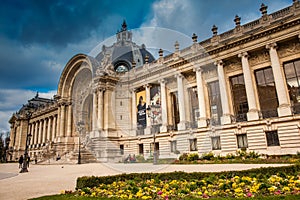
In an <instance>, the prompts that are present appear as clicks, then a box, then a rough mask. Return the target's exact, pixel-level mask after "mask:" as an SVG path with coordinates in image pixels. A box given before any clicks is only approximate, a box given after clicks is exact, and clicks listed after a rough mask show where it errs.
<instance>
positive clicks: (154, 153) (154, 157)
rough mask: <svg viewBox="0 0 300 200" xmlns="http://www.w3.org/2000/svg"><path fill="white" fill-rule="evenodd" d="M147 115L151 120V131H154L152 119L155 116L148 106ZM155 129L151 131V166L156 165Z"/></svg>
mask: <svg viewBox="0 0 300 200" xmlns="http://www.w3.org/2000/svg"><path fill="white" fill-rule="evenodd" d="M147 115H148V117H150V118H151V119H152V129H154V119H155V117H156V116H155V115H154V114H153V113H152V112H151V107H150V106H149V105H148V107H147ZM155 138H156V135H155V129H154V130H153V165H156V164H157V150H156V145H155Z"/></svg>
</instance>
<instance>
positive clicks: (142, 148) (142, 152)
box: [139, 144, 144, 155]
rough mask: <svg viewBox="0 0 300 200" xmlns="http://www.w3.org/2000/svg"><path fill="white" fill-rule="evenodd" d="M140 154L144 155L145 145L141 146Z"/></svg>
mask: <svg viewBox="0 0 300 200" xmlns="http://www.w3.org/2000/svg"><path fill="white" fill-rule="evenodd" d="M139 154H140V155H144V144H139Z"/></svg>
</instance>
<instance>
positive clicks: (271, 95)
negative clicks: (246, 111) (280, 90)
mask: <svg viewBox="0 0 300 200" xmlns="http://www.w3.org/2000/svg"><path fill="white" fill-rule="evenodd" d="M255 78H256V85H257V90H258V98H259V103H260V109H261V112H262V115H263V118H270V117H277V116H278V114H277V107H278V99H277V93H276V87H275V82H274V76H273V71H272V68H271V67H267V68H264V69H259V70H256V71H255Z"/></svg>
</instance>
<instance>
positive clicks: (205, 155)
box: [201, 152, 215, 160]
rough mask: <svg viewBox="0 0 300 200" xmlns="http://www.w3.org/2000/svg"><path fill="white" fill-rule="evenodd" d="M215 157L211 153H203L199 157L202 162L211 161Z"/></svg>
mask: <svg viewBox="0 0 300 200" xmlns="http://www.w3.org/2000/svg"><path fill="white" fill-rule="evenodd" d="M214 157H215V155H214V153H213V152H209V153H204V154H202V156H201V159H202V160H212V159H213V158H214Z"/></svg>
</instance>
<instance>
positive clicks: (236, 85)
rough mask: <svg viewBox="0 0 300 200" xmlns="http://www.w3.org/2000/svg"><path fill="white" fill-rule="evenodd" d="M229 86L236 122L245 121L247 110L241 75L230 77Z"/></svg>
mask: <svg viewBox="0 0 300 200" xmlns="http://www.w3.org/2000/svg"><path fill="white" fill-rule="evenodd" d="M230 85H231V93H232V98H233V109H234V113H235V117H236V121H237V122H241V121H247V112H248V110H249V108H248V101H247V94H246V88H245V82H244V76H243V74H240V75H237V76H234V77H230Z"/></svg>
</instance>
